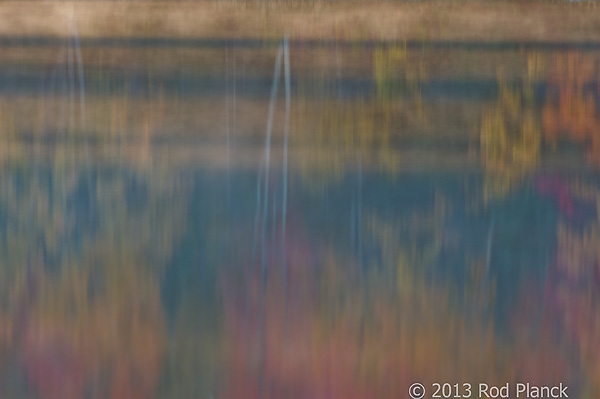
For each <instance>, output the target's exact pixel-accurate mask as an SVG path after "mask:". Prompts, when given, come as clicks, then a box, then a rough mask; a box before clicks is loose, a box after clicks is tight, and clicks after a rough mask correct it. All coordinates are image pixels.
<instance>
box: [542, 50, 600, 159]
mask: <svg viewBox="0 0 600 399" xmlns="http://www.w3.org/2000/svg"><path fill="white" fill-rule="evenodd" d="M599 78H600V69H599V67H598V63H597V62H596V61H595V60H594V59H592V58H591V57H586V56H584V55H583V54H581V53H575V52H570V53H567V54H560V55H558V56H557V57H556V64H555V65H554V69H553V72H552V73H551V74H550V77H549V89H548V95H547V98H546V102H545V104H544V109H543V112H542V120H543V127H544V137H545V139H546V140H547V141H549V142H551V143H556V141H557V140H558V139H559V138H561V137H566V138H569V139H572V140H574V141H576V142H579V143H583V144H585V145H586V148H587V154H588V159H589V160H590V161H592V162H594V163H596V164H600V118H599V117H598V109H599V106H598V90H599V87H598V80H599Z"/></svg>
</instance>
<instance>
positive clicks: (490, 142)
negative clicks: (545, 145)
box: [481, 82, 541, 195]
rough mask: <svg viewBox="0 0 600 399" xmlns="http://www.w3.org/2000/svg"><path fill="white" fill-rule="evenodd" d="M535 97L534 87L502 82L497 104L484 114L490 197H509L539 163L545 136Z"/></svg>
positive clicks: (483, 146)
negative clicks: (537, 116)
mask: <svg viewBox="0 0 600 399" xmlns="http://www.w3.org/2000/svg"><path fill="white" fill-rule="evenodd" d="M532 96H533V94H532V90H531V88H530V87H527V86H526V87H525V88H522V89H520V88H517V89H513V88H510V87H509V86H507V85H506V84H504V83H502V82H500V98H499V100H498V102H497V104H496V105H495V106H494V108H492V109H488V110H486V111H485V112H484V114H483V118H482V122H481V153H482V157H483V162H484V165H485V170H486V183H488V185H489V188H488V193H490V194H494V193H496V194H500V195H502V194H505V193H506V192H507V191H508V190H509V189H510V188H511V186H513V185H514V184H515V183H516V182H518V181H519V180H520V179H521V178H522V177H523V176H524V175H525V174H526V173H528V172H530V171H531V170H532V169H533V168H534V167H535V165H536V164H537V162H538V158H539V154H540V145H541V136H540V129H539V126H538V123H537V120H536V116H535V114H534V112H533V98H532Z"/></svg>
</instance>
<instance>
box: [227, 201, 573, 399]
mask: <svg viewBox="0 0 600 399" xmlns="http://www.w3.org/2000/svg"><path fill="white" fill-rule="evenodd" d="M442 202H443V201H441V202H440V203H437V202H436V208H435V210H434V212H433V215H429V216H430V218H429V219H427V218H420V217H415V218H414V223H412V222H411V226H412V225H414V229H417V230H419V231H420V232H421V234H420V238H419V240H420V241H423V240H424V239H425V237H427V235H428V234H423V233H426V232H429V229H430V228H431V229H433V231H431V237H430V238H428V240H429V239H431V241H432V242H431V243H427V245H425V246H424V248H425V250H424V251H419V250H416V249H415V242H409V243H404V242H402V241H401V240H399V237H400V236H399V235H398V234H399V231H398V227H397V226H396V227H395V224H394V223H389V222H387V221H382V220H372V221H371V222H369V223H367V225H368V226H369V227H368V229H370V230H372V232H373V238H374V239H376V240H377V242H378V243H380V244H381V251H382V252H381V255H382V256H383V258H384V259H386V261H385V264H384V265H373V266H368V267H365V268H364V269H361V268H360V267H359V265H358V264H356V261H355V260H354V259H352V258H347V257H343V256H341V255H339V254H337V253H335V252H333V251H331V250H328V249H327V248H326V247H324V245H322V244H315V243H314V242H311V241H310V240H309V238H308V237H307V236H306V235H305V234H304V233H303V232H302V231H301V230H298V229H296V230H295V231H293V230H290V235H289V236H288V244H287V248H288V249H289V253H288V268H289V269H288V284H287V290H286V287H284V286H283V284H282V274H281V270H282V269H281V266H282V265H281V258H280V247H279V246H278V245H275V244H273V243H272V242H271V243H270V244H271V245H267V248H268V249H267V252H268V256H267V275H266V284H265V289H264V292H261V286H262V285H261V278H260V273H259V270H257V269H254V268H253V265H249V268H248V273H247V274H246V276H245V278H244V279H242V280H234V279H233V278H231V279H228V280H227V284H226V289H225V290H224V293H225V298H224V307H225V308H224V311H225V342H226V344H225V345H226V346H227V347H228V349H229V351H228V353H229V356H228V360H227V370H228V377H227V379H226V382H225V387H226V392H225V396H226V397H228V398H232V399H235V398H259V397H273V398H279V397H289V396H293V397H297V398H340V397H345V398H357V399H358V398H380V397H402V396H404V395H405V392H406V389H407V388H408V386H409V385H410V383H411V382H414V381H423V382H424V383H428V382H433V381H437V380H443V381H473V382H476V381H488V382H490V383H493V382H498V383H500V382H505V381H517V380H519V381H520V380H523V379H527V378H528V377H530V376H531V378H532V379H533V378H534V377H535V373H534V370H536V368H535V367H536V366H538V368H537V369H538V370H539V369H540V368H539V367H540V366H541V365H543V364H544V362H548V361H550V363H549V364H548V367H549V368H548V369H547V370H550V369H552V370H554V371H553V373H551V374H549V375H550V377H549V378H547V379H546V380H544V381H553V382H556V381H560V378H563V377H564V376H565V370H564V368H561V367H554V365H555V364H556V363H559V361H561V360H562V357H561V356H560V355H558V354H557V353H556V350H555V349H554V348H553V346H552V344H551V342H550V341H548V342H547V344H545V345H544V346H543V348H544V351H542V354H543V356H542V355H540V356H534V355H532V353H531V351H530V350H529V347H528V345H529V342H528V341H527V340H525V339H521V338H519V340H518V342H517V344H516V345H514V346H512V345H509V344H507V343H504V342H503V340H502V339H501V338H500V337H498V336H496V333H495V332H494V330H493V329H492V327H491V324H492V323H491V322H490V321H489V320H487V319H486V318H485V317H484V314H485V308H486V307H488V305H489V303H490V302H491V300H492V298H491V297H492V296H493V285H492V284H489V286H487V287H486V285H485V282H484V280H485V277H484V272H483V268H484V266H483V265H482V264H481V263H482V262H479V264H477V262H475V263H476V264H475V265H474V266H473V269H479V271H480V272H477V270H473V271H472V275H471V276H469V277H468V278H467V279H466V280H467V285H468V288H465V292H463V293H460V294H459V293H457V292H456V291H455V289H454V288H453V286H452V284H447V283H445V282H443V281H438V282H434V281H431V280H429V279H428V278H427V277H425V276H426V275H427V274H428V273H427V271H431V268H430V267H431V264H433V263H435V261H436V258H437V257H439V256H441V253H442V250H441V248H442V246H443V245H444V241H445V240H446V238H444V233H443V228H441V227H440V226H439V225H438V224H437V223H436V221H441V223H443V220H444V212H445V211H444V206H443V204H442ZM418 222H423V223H420V224H419V223H418ZM411 228H413V227H411ZM292 231H293V233H292ZM413 233H416V231H414V232H413ZM412 236H415V235H414V234H412ZM415 240H416V239H415ZM411 248H412V250H411ZM286 298H287V299H286ZM286 301H287V306H288V312H287V321H286V312H285V303H286ZM465 302H467V303H468V305H465ZM286 323H287V327H286ZM521 328H523V329H527V327H521ZM527 362H528V363H527ZM526 363H527V364H526Z"/></svg>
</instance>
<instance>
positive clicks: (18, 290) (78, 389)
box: [11, 254, 166, 399]
mask: <svg viewBox="0 0 600 399" xmlns="http://www.w3.org/2000/svg"><path fill="white" fill-rule="evenodd" d="M136 263H137V262H136V260H135V259H134V258H130V257H129V256H128V255H125V256H123V257H122V259H119V257H118V256H113V255H110V254H106V255H103V254H97V255H96V256H95V257H94V258H90V259H87V260H86V261H85V262H84V265H89V266H81V265H78V266H75V265H74V266H71V267H65V269H64V270H63V271H62V272H61V273H60V275H59V276H52V275H49V274H48V273H46V272H45V271H44V269H43V265H40V268H38V269H37V270H36V271H35V272H32V273H35V274H32V275H30V276H28V277H26V278H25V279H23V280H24V285H18V286H17V287H15V290H14V294H13V296H14V298H17V299H15V300H16V301H17V303H16V307H17V309H19V310H18V311H17V313H16V314H15V317H16V318H17V322H16V323H15V324H14V329H15V331H14V334H13V340H12V341H13V342H12V343H11V346H12V349H13V350H14V351H15V352H16V356H17V359H20V363H21V364H22V365H23V367H24V370H25V371H26V373H27V375H28V381H29V385H30V387H31V388H32V389H34V390H35V391H37V392H38V393H39V397H40V398H56V399H58V398H81V397H83V392H84V390H85V389H86V387H90V386H95V387H99V386H101V385H100V384H99V383H100V382H103V383H104V384H108V386H109V387H110V388H109V392H102V391H98V389H99V388H96V391H97V392H94V395H96V396H95V397H109V398H113V399H117V398H123V399H125V398H127V399H133V398H140V399H141V398H148V397H151V395H152V394H153V392H154V390H155V388H156V384H157V381H158V375H159V372H160V361H161V357H162V355H163V353H164V347H165V338H166V336H165V331H164V320H163V316H162V306H161V303H160V296H159V292H160V291H159V289H158V285H157V282H156V280H155V278H153V277H152V276H151V274H148V272H147V271H146V272H144V271H143V269H141V270H140V269H139V265H138V264H136ZM91 265H97V267H98V269H96V270H94V269H95V268H94V267H92V266H91ZM136 269H138V270H137V271H136ZM92 276H93V278H92ZM18 298H23V299H18ZM24 298H26V299H24ZM23 301H26V302H25V303H23Z"/></svg>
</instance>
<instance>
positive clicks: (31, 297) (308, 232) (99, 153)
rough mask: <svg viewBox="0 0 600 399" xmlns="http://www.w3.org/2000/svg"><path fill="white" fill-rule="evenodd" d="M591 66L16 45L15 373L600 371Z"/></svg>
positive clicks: (599, 64) (377, 50)
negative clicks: (287, 127)
mask: <svg viewBox="0 0 600 399" xmlns="http://www.w3.org/2000/svg"><path fill="white" fill-rule="evenodd" d="M278 54H281V55H280V56H278ZM286 55H287V57H286ZM277 65H279V67H277ZM275 77H276V78H277V79H276V80H275V79H274V78H275ZM599 78H600V49H596V48H594V47H593V46H592V47H589V48H569V47H566V46H554V47H553V46H544V47H536V46H534V45H527V46H519V45H518V44H514V45H511V44H504V45H497V46H491V45H487V46H486V45H484V44H481V45H474V44H471V45H468V46H467V45H463V46H461V45H455V46H443V45H440V44H439V43H438V44H437V45H428V44H427V43H409V44H408V45H407V44H405V43H398V44H389V43H387V44H384V43H381V44H380V43H370V44H368V45H348V44H342V43H339V44H338V43H335V42H332V43H323V44H318V43H302V42H292V43H290V45H289V47H287V46H284V45H283V42H282V43H264V44H263V43H248V42H240V43H236V42H231V43H220V42H215V43H192V44H190V43H187V44H185V43H183V44H182V45H180V46H171V45H170V46H161V45H156V43H154V44H153V43H145V42H144V43H137V44H135V45H134V44H131V43H127V42H122V43H112V42H111V43H103V42H101V41H98V42H95V43H87V44H86V43H85V42H84V43H80V42H79V41H78V40H77V39H76V38H73V39H70V40H65V41H64V43H63V42H60V41H58V42H50V43H43V42H40V43H36V42H29V43H24V44H23V45H20V44H19V43H4V46H3V47H2V48H0V140H1V143H0V164H1V167H0V397H2V398H42V399H46V398H56V399H58V398H61V399H68V398H112V399H118V398H123V399H135V398H144V399H147V398H202V399H209V398H215V399H216V398H229V399H242V398H243V399H252V398H276V399H284V398H299V399H302V398H306V399H318V398H332V399H338V398H340V399H341V398H344V399H352V398H356V399H367V398H394V397H398V398H403V397H406V394H407V389H408V387H409V385H410V384H411V383H413V382H416V381H419V382H422V383H424V384H426V386H427V387H428V389H429V387H430V386H431V385H430V384H431V383H433V382H440V383H444V382H448V383H451V384H455V383H463V382H468V383H472V384H474V386H476V385H475V384H477V383H479V382H486V383H488V384H490V385H492V384H498V385H499V384H505V383H507V382H509V383H511V384H513V385H514V383H516V382H530V383H532V384H544V385H554V384H558V383H561V382H562V383H564V384H566V385H569V393H570V397H579V398H595V397H598V396H599V395H600V384H599V383H598V382H599V381H600V302H599V301H600V297H599V292H600V291H599V289H598V288H600V179H599V177H600V174H599V167H600V114H599V111H600V105H599V102H600V91H599V89H600V86H599V85H600V80H599ZM272 93H274V95H272ZM286 93H287V95H288V97H287V100H288V101H289V102H288V103H287V104H288V106H286ZM286 120H287V124H288V126H289V129H286ZM474 389H475V388H474ZM428 397H429V396H428ZM474 397H475V396H474Z"/></svg>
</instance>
